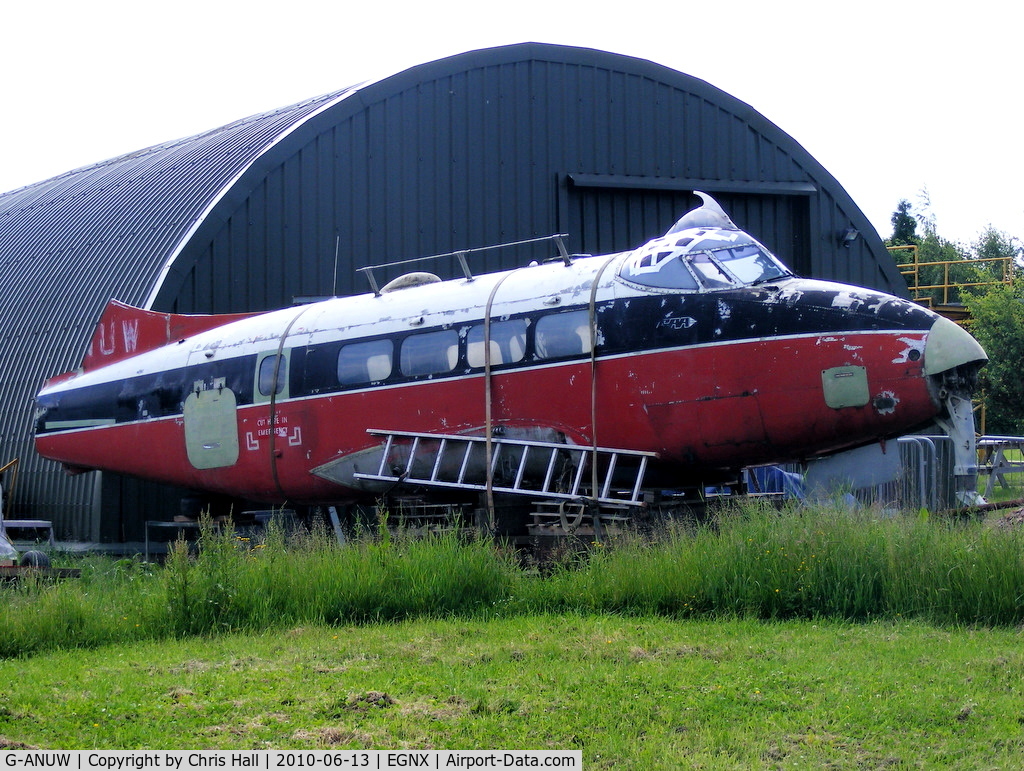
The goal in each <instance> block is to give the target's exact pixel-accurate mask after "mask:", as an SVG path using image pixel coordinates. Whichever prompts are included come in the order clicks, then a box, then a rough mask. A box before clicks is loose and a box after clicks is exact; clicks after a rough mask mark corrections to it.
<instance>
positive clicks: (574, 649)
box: [0, 614, 1024, 769]
mask: <svg viewBox="0 0 1024 771" xmlns="http://www.w3.org/2000/svg"><path fill="white" fill-rule="evenodd" d="M1021 642H1022V640H1021V633H1020V632H1019V631H1018V630H1013V629H994V630H980V629H942V628H936V627H933V626H929V625H926V624H923V623H920V622H906V621H904V622H889V621H886V622H876V623H863V624H850V623H846V622H836V621H828V622H818V623H813V622H807V621H786V622H772V621H768V622H766V621H758V620H753V619H745V620H743V619H734V620H721V621H709V620H692V619H691V620H676V619H669V618H664V617H651V616H641V617H635V618H631V617H622V616H618V615H577V614H566V615H560V616H550V615H524V616H515V617H510V618H494V619H490V620H466V619H459V618H454V619H447V620H443V619H433V620H409V621H399V622H388V623H372V624H360V625H341V626H320V625H313V626H303V627H295V628H290V629H284V630H280V631H276V632H267V633H264V634H259V635H222V636H219V637H216V638H188V639H184V640H175V641H162V642H144V643H134V644H130V643H119V644H112V645H108V646H105V647H103V648H102V649H100V650H98V651H85V650H69V651H55V652H50V653H45V654H40V655H38V656H33V657H29V658H19V659H10V660H7V661H4V662H0V678H2V680H3V682H4V683H5V687H4V689H3V690H2V692H0V737H3V738H2V739H0V747H3V746H5V745H6V747H12V746H21V745H27V746H31V747H38V748H63V749H85V748H97V749H137V748H166V749H197V748H205V749H247V748H255V749H266V748H332V749H333V748H370V749H388V748H391V749H394V748H400V749H401V748H405V749H445V748H449V749H495V748H496V749H523V748H530V749H580V750H582V752H583V758H584V764H585V766H586V767H587V768H594V769H598V768H607V769H678V768H711V769H751V768H782V767H786V768H807V769H818V768H826V767H827V768H849V769H860V768H919V767H924V768H957V769H965V768H1016V767H1019V764H1020V758H1021V757H1022V754H1021V753H1022V752H1024V725H1022V723H1024V706H1022V705H1024V653H1022V652H1021V651H1022V647H1021Z"/></svg>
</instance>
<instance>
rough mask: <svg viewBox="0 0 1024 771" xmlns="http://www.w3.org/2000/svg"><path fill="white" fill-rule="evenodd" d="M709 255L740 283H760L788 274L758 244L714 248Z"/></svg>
mask: <svg viewBox="0 0 1024 771" xmlns="http://www.w3.org/2000/svg"><path fill="white" fill-rule="evenodd" d="M711 255H712V257H714V259H715V260H717V261H718V262H720V263H721V264H722V265H723V266H724V267H725V269H726V270H727V271H729V272H730V273H732V275H734V276H735V277H736V278H737V279H738V280H739V282H740V283H742V284H760V283H761V282H762V281H771V280H772V279H776V278H781V277H782V276H785V275H788V271H786V270H785V269H783V267H782V266H781V265H780V264H779V263H778V262H776V261H775V260H774V259H773V258H772V256H771V255H770V254H768V252H766V251H764V250H763V249H762V248H761V246H760V245H759V244H743V245H742V246H733V247H729V248H727V249H716V250H715V251H713V252H711Z"/></svg>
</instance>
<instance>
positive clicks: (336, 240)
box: [331, 234, 341, 297]
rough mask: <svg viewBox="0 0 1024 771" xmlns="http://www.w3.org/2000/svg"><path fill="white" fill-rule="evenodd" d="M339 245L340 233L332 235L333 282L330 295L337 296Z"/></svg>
mask: <svg viewBox="0 0 1024 771" xmlns="http://www.w3.org/2000/svg"><path fill="white" fill-rule="evenodd" d="M340 246H341V235H340V234H338V235H336V236H335V237H334V284H333V285H332V286H331V297H337V296H338V248H339V247H340Z"/></svg>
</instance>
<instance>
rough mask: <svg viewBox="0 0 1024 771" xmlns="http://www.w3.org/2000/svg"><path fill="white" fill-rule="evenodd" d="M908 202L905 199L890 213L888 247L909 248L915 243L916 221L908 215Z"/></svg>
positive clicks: (911, 215) (912, 216)
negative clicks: (890, 230) (890, 226)
mask: <svg viewBox="0 0 1024 771" xmlns="http://www.w3.org/2000/svg"><path fill="white" fill-rule="evenodd" d="M910 208H911V207H910V201H908V200H907V199H906V198H904V199H902V200H901V201H900V202H899V203H898V204H896V211H894V212H893V213H892V220H891V222H892V238H890V239H889V240H888V241H887V242H886V243H887V244H888V245H889V246H911V245H913V244H916V243H917V220H916V219H915V218H914V215H913V214H911V213H910Z"/></svg>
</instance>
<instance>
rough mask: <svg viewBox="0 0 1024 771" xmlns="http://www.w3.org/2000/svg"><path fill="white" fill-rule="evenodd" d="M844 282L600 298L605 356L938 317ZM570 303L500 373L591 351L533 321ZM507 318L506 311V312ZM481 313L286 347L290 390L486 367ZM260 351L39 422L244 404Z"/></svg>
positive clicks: (63, 395)
mask: <svg viewBox="0 0 1024 771" xmlns="http://www.w3.org/2000/svg"><path fill="white" fill-rule="evenodd" d="M837 294H838V293H837V292H835V291H823V290H822V291H814V290H812V291H808V292H800V293H791V294H790V295H789V296H788V297H783V296H782V295H781V294H780V292H779V290H778V289H777V288H774V287H766V288H763V289H762V288H748V289H745V290H735V291H725V292H714V293H701V294H697V293H695V294H663V295H655V296H651V297H638V298H636V297H634V298H630V299H624V300H617V301H609V302H605V303H601V304H599V305H598V306H597V308H596V312H597V322H598V346H597V354H598V356H617V355H622V354H629V353H638V352H641V351H656V350H660V349H669V348H686V347H689V346H698V345H708V344H715V343H734V342H738V341H741V340H750V339H760V338H771V337H791V336H803V335H810V334H828V333H834V334H843V333H852V332H864V331H876V330H892V331H925V330H928V329H930V328H931V325H932V324H933V323H934V317H933V316H932V315H931V314H930V313H929V312H928V311H925V310H924V309H922V308H920V307H918V306H915V305H913V304H912V303H908V302H903V301H896V302H892V300H893V298H888V297H887V296H885V295H877V294H874V293H865V297H864V299H863V300H858V301H856V302H855V303H853V304H852V305H851V304H849V303H846V304H845V305H844V306H843V307H841V308H836V307H833V302H834V299H835V298H836V296H837ZM586 309H587V306H585V305H582V306H570V307H566V308H562V309H559V310H557V311H548V312H545V313H540V312H531V313H526V314H520V315H518V316H513V317H510V318H526V319H529V320H530V321H531V322H532V323H531V324H530V327H529V331H528V336H527V343H526V351H525V354H524V356H523V358H522V360H520V361H518V362H514V363H507V364H499V365H496V366H494V367H492V370H493V371H494V372H495V373H498V372H503V371H507V370H510V369H518V368H523V367H531V366H536V365H537V364H550V363H558V362H562V361H566V362H567V361H573V360H579V359H588V358H589V353H584V354H580V355H576V356H566V357H561V358H550V359H548V358H541V357H539V356H538V355H537V352H536V347H535V344H534V334H533V329H534V326H535V324H536V321H537V320H538V319H539V318H541V316H544V315H547V314H548V313H567V312H574V311H580V310H586ZM503 318H504V317H503ZM480 323H483V322H482V320H480V321H476V322H471V321H467V322H460V323H458V324H454V325H453V324H447V325H441V326H435V327H430V328H422V327H421V328H418V329H416V330H409V331H402V332H400V333H392V334H390V335H377V336H371V337H362V338H352V339H346V340H337V341H333V342H326V343H319V344H317V345H312V346H305V347H300V348H293V349H286V350H288V351H289V356H290V361H289V362H288V376H289V384H288V385H289V391H288V393H289V397H290V398H301V397H306V396H315V395H322V394H331V393H340V392H344V391H351V390H364V389H366V388H370V387H379V386H384V385H394V384H400V383H410V382H419V381H425V380H439V379H444V378H452V377H463V376H465V375H472V374H478V373H480V372H481V371H482V367H475V368H473V367H469V366H468V364H467V361H466V345H465V337H466V335H465V331H466V330H468V329H469V328H471V327H472V326H474V325H475V324H480ZM452 328H455V329H457V330H459V331H460V335H459V337H460V344H459V359H458V363H457V364H456V367H455V368H454V369H453V370H452V371H451V372H445V373H442V374H433V375H422V376H417V377H409V376H406V375H403V374H401V372H400V371H399V368H398V366H397V358H398V351H399V349H400V346H401V342H402V341H403V340H404V339H405V338H406V337H408V336H410V335H414V334H422V333H424V332H430V331H437V330H443V329H452ZM375 339H392V340H393V341H394V344H395V345H394V349H395V358H396V365H395V366H394V367H393V368H392V373H391V375H390V376H389V377H387V378H386V379H384V380H379V381H373V382H366V383H358V384H354V385H348V386H342V385H341V384H339V382H338V372H337V366H338V355H339V352H340V350H341V348H342V347H343V346H344V345H348V344H350V343H354V342H365V341H368V340H375ZM256 361H257V357H256V356H255V355H251V356H243V357H236V358H229V359H224V360H222V361H217V362H204V363H202V364H197V365H191V366H188V367H183V368H180V369H176V370H168V371H164V372H158V373H153V374H148V375H141V376H138V377H132V378H126V379H124V380H120V381H116V382H110V383H103V384H98V385H93V386H88V387H83V388H77V389H76V388H70V389H67V390H64V391H61V392H59V393H54V394H43V395H40V397H38V399H37V422H36V432H37V433H39V434H44V433H48V432H53V431H59V430H64V429H65V428H67V427H69V426H71V425H76V424H77V425H88V424H93V425H98V424H100V423H111V422H113V423H127V422H133V421H140V420H149V419H154V418H163V417H171V416H177V415H181V414H182V406H183V404H184V401H185V398H186V397H187V396H188V394H189V393H190V392H191V391H192V390H194V388H195V384H196V383H197V382H202V383H203V384H204V385H205V387H214V382H215V380H217V379H221V378H223V379H224V385H225V387H227V388H230V389H231V390H232V392H233V393H234V394H235V398H236V400H237V403H238V405H239V406H244V405H249V404H253V403H254V382H255V367H256Z"/></svg>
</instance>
